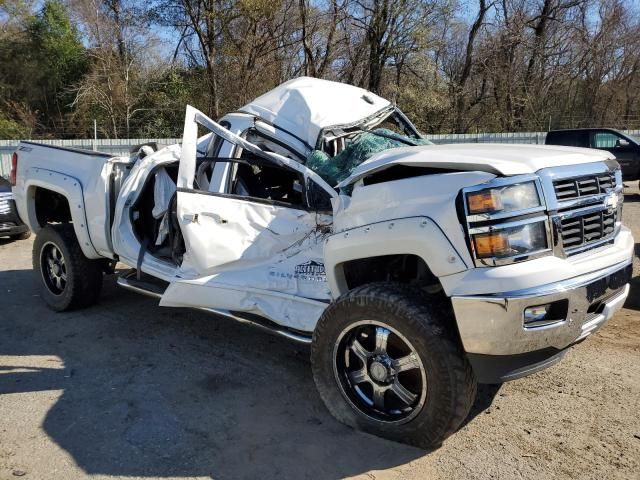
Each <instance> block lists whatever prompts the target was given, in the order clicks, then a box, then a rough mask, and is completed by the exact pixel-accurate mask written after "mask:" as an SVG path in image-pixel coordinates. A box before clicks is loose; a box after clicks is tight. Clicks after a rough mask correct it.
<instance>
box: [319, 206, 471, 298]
mask: <svg viewBox="0 0 640 480" xmlns="http://www.w3.org/2000/svg"><path fill="white" fill-rule="evenodd" d="M406 254H409V255H416V256H418V257H420V258H422V260H424V262H425V263H426V265H427V266H428V267H429V269H430V270H431V272H432V273H433V274H434V275H435V276H436V277H438V278H440V277H443V276H446V275H452V274H454V273H459V272H462V271H464V270H467V269H468V268H469V266H468V265H466V264H465V262H464V260H463V259H462V256H461V255H460V254H459V253H458V252H457V251H456V249H455V248H454V247H453V245H452V244H451V242H450V241H449V239H448V238H447V237H446V235H445V234H444V233H443V232H442V230H441V229H440V227H439V226H438V225H437V224H436V223H435V222H434V221H433V220H431V219H430V218H429V217H409V218H399V219H395V220H388V221H384V222H379V223H373V224H370V225H364V226H361V227H357V228H354V229H351V230H346V231H343V232H340V233H336V234H334V235H332V236H331V237H329V238H328V239H327V241H326V243H325V246H324V258H325V270H326V274H327V281H328V282H329V287H330V288H331V293H332V294H333V296H334V298H337V297H338V296H340V295H342V294H344V293H346V292H347V291H348V290H349V288H348V286H347V282H346V279H345V276H344V270H343V268H342V266H343V264H344V263H345V262H348V261H351V260H360V259H364V258H370V257H379V256H383V255H406Z"/></svg>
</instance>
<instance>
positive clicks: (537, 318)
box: [524, 300, 569, 328]
mask: <svg viewBox="0 0 640 480" xmlns="http://www.w3.org/2000/svg"><path fill="white" fill-rule="evenodd" d="M568 307H569V301H568V300H558V301H557V302H552V303H547V304H545V305H536V306H534V307H528V308H526V309H525V310H524V327H525V328H534V327H544V326H546V325H551V324H554V323H560V322H564V321H565V320H566V319H567V311H568Z"/></svg>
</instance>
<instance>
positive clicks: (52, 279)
mask: <svg viewBox="0 0 640 480" xmlns="http://www.w3.org/2000/svg"><path fill="white" fill-rule="evenodd" d="M54 252H58V255H55V253H54ZM40 275H41V276H42V281H43V283H44V286H45V287H46V288H47V290H48V291H49V293H51V294H52V295H55V296H56V297H59V296H60V295H62V294H63V293H64V292H65V290H66V287H67V272H66V261H65V258H64V255H63V254H62V249H61V248H60V247H59V246H58V245H56V244H55V243H53V242H51V241H49V242H46V243H45V244H44V245H42V247H41V248H40Z"/></svg>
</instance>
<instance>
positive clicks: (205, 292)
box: [160, 191, 331, 331]
mask: <svg viewBox="0 0 640 480" xmlns="http://www.w3.org/2000/svg"><path fill="white" fill-rule="evenodd" d="M178 205H179V214H180V215H181V216H182V218H191V219H194V218H195V215H197V220H192V221H189V222H185V223H183V225H182V227H183V231H184V233H185V235H184V238H185V242H186V247H187V248H186V249H187V253H186V254H185V257H184V259H183V263H182V266H181V268H180V270H179V272H178V276H177V277H176V279H175V281H173V282H172V283H171V285H170V286H169V288H168V289H167V290H166V292H165V294H164V295H163V297H162V300H161V303H160V304H161V305H163V306H192V307H205V308H215V309H225V310H235V311H244V312H251V313H255V314H258V315H262V316H264V317H266V318H269V319H270V320H272V321H274V322H276V323H279V324H281V325H285V326H287V327H290V328H296V329H300V330H307V331H310V330H312V329H313V327H314V326H315V323H316V322H317V320H318V318H319V316H320V315H321V314H322V311H324V308H326V306H327V304H328V302H329V301H330V299H331V291H330V289H329V286H328V283H327V279H326V274H325V268H324V260H323V244H324V239H325V238H326V236H327V235H328V231H329V226H330V221H331V219H330V217H329V216H323V215H319V214H317V213H315V212H309V211H306V210H298V209H294V208H285V207H282V206H274V205H269V204H263V203H258V202H252V201H249V200H247V199H243V198H229V197H223V196H218V195H203V194H202V193H195V192H194V193H190V192H183V191H179V192H178Z"/></svg>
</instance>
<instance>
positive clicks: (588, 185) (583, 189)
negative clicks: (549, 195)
mask: <svg viewBox="0 0 640 480" xmlns="http://www.w3.org/2000/svg"><path fill="white" fill-rule="evenodd" d="M615 186H616V179H615V175H614V172H607V173H603V174H601V175H590V176H586V177H577V178H567V179H562V180H556V181H554V182H553V188H554V190H555V192H556V198H557V199H558V201H559V202H563V201H566V200H571V199H574V198H580V197H586V196H588V195H598V194H601V193H607V192H608V191H609V190H611V189H613V188H615Z"/></svg>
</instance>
